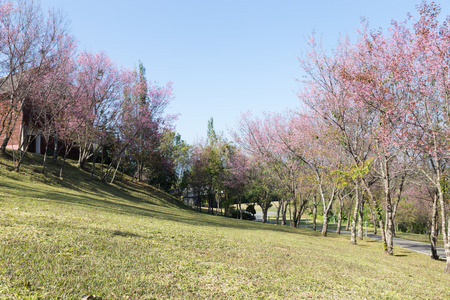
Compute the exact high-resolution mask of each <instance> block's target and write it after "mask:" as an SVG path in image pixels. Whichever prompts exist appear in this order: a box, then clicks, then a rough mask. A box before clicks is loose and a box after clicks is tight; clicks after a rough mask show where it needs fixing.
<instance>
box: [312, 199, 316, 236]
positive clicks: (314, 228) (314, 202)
mask: <svg viewBox="0 0 450 300" xmlns="http://www.w3.org/2000/svg"><path fill="white" fill-rule="evenodd" d="M312 222H313V228H312V229H313V230H314V231H315V230H316V229H317V198H316V195H314V197H313V220H312Z"/></svg>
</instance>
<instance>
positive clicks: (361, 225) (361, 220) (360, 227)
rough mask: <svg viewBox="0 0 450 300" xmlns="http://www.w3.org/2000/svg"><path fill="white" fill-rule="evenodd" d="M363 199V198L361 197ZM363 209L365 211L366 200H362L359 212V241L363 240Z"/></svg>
mask: <svg viewBox="0 0 450 300" xmlns="http://www.w3.org/2000/svg"><path fill="white" fill-rule="evenodd" d="M361 198H362V197H361ZM363 209H364V198H362V199H361V204H360V205H359V210H358V240H362V239H363V221H364V220H363Z"/></svg>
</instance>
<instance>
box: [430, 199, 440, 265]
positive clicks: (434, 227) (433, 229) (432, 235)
mask: <svg viewBox="0 0 450 300" xmlns="http://www.w3.org/2000/svg"><path fill="white" fill-rule="evenodd" d="M437 199H438V195H437V193H434V199H433V210H432V216H431V230H430V242H431V258H432V259H439V255H438V254H437V247H436V246H437V216H438V209H437Z"/></svg>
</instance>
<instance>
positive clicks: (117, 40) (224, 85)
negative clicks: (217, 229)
mask: <svg viewBox="0 0 450 300" xmlns="http://www.w3.org/2000/svg"><path fill="white" fill-rule="evenodd" d="M437 2H438V3H440V4H441V7H442V14H443V15H449V14H450V3H448V2H450V1H444V0H442V1H437ZM418 3H420V1H412V0H401V1H400V0H377V1H363V0H351V1H350V0H347V1H346V0H342V1H339V0H327V1H325V0H322V1H320V0H316V1H313V0H297V1H294V0H273V1H265V0H249V1H247V0H229V1H227V0H222V1H220V0H209V1H206V0H203V1H199V0H193V1H189V0H177V1H175V0H159V1H156V0H123V1H119V0H41V5H42V7H43V9H44V10H46V9H49V8H55V9H58V10H61V11H62V12H63V13H64V15H66V16H67V19H68V20H69V21H70V28H71V32H72V33H73V35H74V36H75V37H76V38H77V39H78V40H79V48H80V50H88V51H101V50H103V51H105V52H106V53H107V54H108V55H109V56H110V57H111V58H112V59H113V60H114V61H116V62H117V64H118V65H121V66H123V67H126V68H133V67H135V66H137V65H138V62H139V61H142V62H143V63H144V66H145V67H146V69H147V79H149V80H152V81H154V82H159V83H160V84H165V83H166V82H168V81H172V82H173V86H174V94H175V99H174V101H173V102H172V104H171V105H170V107H169V109H168V110H167V112H169V113H179V114H180V116H179V119H178V121H177V122H176V123H175V125H176V130H177V131H178V132H179V133H180V134H181V136H182V138H183V139H184V140H186V141H187V142H188V143H190V144H192V143H194V142H195V141H197V140H199V139H200V138H202V137H205V136H206V130H207V122H208V120H209V118H211V117H212V118H214V125H215V128H216V131H219V132H223V133H224V134H225V135H227V132H228V129H230V128H234V127H235V124H236V122H237V120H238V118H239V116H240V114H241V112H246V111H248V110H251V111H253V112H254V113H255V114H256V115H258V114H260V113H261V112H263V111H271V112H281V111H284V110H285V109H287V108H295V107H297V106H298V100H297V98H296V92H297V90H298V89H299V83H297V81H296V79H301V76H302V73H301V70H300V68H299V64H298V62H297V57H300V56H302V55H303V54H304V53H305V52H306V51H307V46H306V40H307V39H308V36H309V35H310V34H311V32H312V31H313V30H314V31H315V32H316V36H317V37H319V38H322V40H323V42H324V45H325V46H327V47H331V46H333V45H335V44H336V41H337V40H338V38H339V35H340V34H341V35H347V34H349V35H350V36H355V29H357V28H359V26H360V19H361V17H366V18H367V19H368V20H369V23H370V26H371V27H372V28H378V27H382V28H384V29H386V28H387V27H388V26H389V24H390V21H391V20H392V19H395V20H397V21H400V20H404V19H405V18H406V13H407V12H411V13H413V15H417V14H416V13H415V12H416V9H415V6H416V5H417V4H418Z"/></svg>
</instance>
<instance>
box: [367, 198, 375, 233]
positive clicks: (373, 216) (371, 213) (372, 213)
mask: <svg viewBox="0 0 450 300" xmlns="http://www.w3.org/2000/svg"><path fill="white" fill-rule="evenodd" d="M367 207H368V208H369V211H370V215H371V216H372V224H373V234H377V218H376V216H375V214H374V212H373V209H372V208H371V207H370V205H368V206H367Z"/></svg>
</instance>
